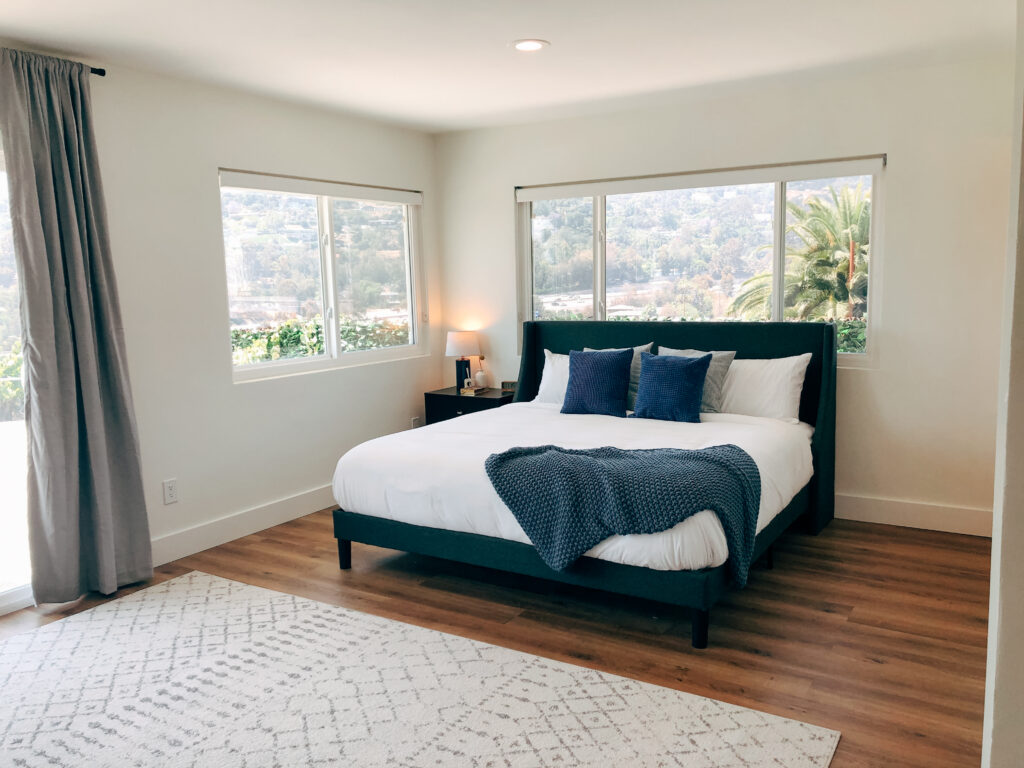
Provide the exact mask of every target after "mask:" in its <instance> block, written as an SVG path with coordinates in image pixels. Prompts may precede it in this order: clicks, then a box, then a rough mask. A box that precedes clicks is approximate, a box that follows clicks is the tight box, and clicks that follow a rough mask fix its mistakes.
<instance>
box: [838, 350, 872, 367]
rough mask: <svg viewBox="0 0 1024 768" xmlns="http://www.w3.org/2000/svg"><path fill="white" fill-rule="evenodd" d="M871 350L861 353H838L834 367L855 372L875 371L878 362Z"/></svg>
mask: <svg viewBox="0 0 1024 768" xmlns="http://www.w3.org/2000/svg"><path fill="white" fill-rule="evenodd" d="M876 357H877V356H876V355H875V353H874V351H873V350H869V351H868V352H863V353H855V352H840V353H839V354H838V355H836V367H837V368H839V369H840V370H842V369H844V368H847V369H852V370H857V371H876V370H878V361H877V360H876Z"/></svg>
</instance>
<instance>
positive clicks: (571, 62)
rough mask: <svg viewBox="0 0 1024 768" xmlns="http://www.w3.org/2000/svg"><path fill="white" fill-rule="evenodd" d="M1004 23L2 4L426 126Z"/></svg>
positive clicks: (312, 97) (910, 46)
mask: <svg viewBox="0 0 1024 768" xmlns="http://www.w3.org/2000/svg"><path fill="white" fill-rule="evenodd" d="M1014 28H1015V2H1014V0H843V1H841V0H774V1H773V0H292V2H287V1H286V0H160V1H159V2H156V1H154V0H0V38H5V39H7V40H9V41H12V42H13V43H15V44H22V45H24V46H26V47H32V48H34V49H36V50H40V49H42V50H47V51H53V52H56V53H60V54H63V55H67V56H69V57H72V58H76V57H77V58H80V59H84V60H87V61H89V62H90V63H95V64H99V65H103V64H106V65H111V66H114V65H123V66H131V67H137V68H142V69H148V70H154V71H159V72H165V73H169V74H175V75H182V76H186V77H192V78H198V79H202V80H209V81H212V82H217V83H222V84H227V85H232V86H237V87H241V88H245V89H248V90H255V91H259V92H263V93H267V94H274V95H278V96H283V97H286V98H289V99H297V100H301V101H309V102H315V103H318V104H322V105H325V106H330V107H334V108H340V109H344V110H347V111H353V112H359V113H364V114H369V115H373V116H376V117H381V118H385V119H389V120H394V121H397V122H402V123H407V124H411V125H416V126H418V127H423V128H428V129H433V130H442V129H451V128H465V127H472V126H479V125H488V124H495V123H500V122H507V121H516V120H522V119H526V118H537V117H544V116H546V115H550V114H556V113H558V114H565V113H566V110H572V109H575V108H579V109H593V108H594V105H595V103H608V102H612V101H614V100H616V99H623V98H635V97H637V96H649V95H651V94H656V93H661V92H665V91H675V90H679V89H683V88H688V87H692V86H697V85H709V84H714V83H721V82H726V81H734V80H741V79H746V78H750V77H760V76H765V75H772V74H778V73H784V72H796V71H802V70H809V69H817V68H822V67H834V66H841V65H844V64H860V63H864V62H867V61H871V60H877V59H889V58H893V57H895V58H903V57H913V56H934V55H936V54H937V53H940V52H943V51H951V50H954V49H969V48H978V49H982V48H986V47H991V46H1007V47H1008V46H1010V45H1012V44H1013V35H1014ZM524 37H540V38H544V39H547V40H550V41H551V43H552V45H551V47H550V48H548V49H546V50H543V51H541V52H539V53H534V54H523V53H518V52H516V51H514V50H513V49H512V48H511V47H510V46H509V43H510V42H511V41H513V40H515V39H517V38H524Z"/></svg>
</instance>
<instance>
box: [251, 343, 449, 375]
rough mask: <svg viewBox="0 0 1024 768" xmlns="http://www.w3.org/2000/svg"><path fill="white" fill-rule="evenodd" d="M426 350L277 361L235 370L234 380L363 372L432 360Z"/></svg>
mask: <svg viewBox="0 0 1024 768" xmlns="http://www.w3.org/2000/svg"><path fill="white" fill-rule="evenodd" d="M429 356H430V355H429V353H427V352H426V351H425V350H424V349H423V348H422V347H420V346H417V345H412V346H407V347H393V348H391V349H374V350H364V351H361V352H347V353H345V354H344V355H342V356H340V357H321V358H317V359H315V360H276V361H273V362H268V363H257V364H256V365H246V366H240V367H238V368H233V369H232V372H231V378H232V380H233V382H234V383H235V384H247V383H250V382H256V381H267V380H268V379H282V378H286V377H290V376H304V375H306V374H310V373H323V372H325V371H336V370H341V369H345V368H362V367H364V366H367V365H380V364H383V363H397V362H401V361H403V360H419V359H422V358H426V357H429Z"/></svg>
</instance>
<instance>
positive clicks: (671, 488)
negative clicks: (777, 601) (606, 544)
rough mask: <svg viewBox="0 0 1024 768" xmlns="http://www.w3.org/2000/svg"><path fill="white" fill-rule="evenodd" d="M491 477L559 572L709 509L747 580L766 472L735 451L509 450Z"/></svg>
mask: <svg viewBox="0 0 1024 768" xmlns="http://www.w3.org/2000/svg"><path fill="white" fill-rule="evenodd" d="M486 468H487V476H488V477H490V479H491V483H492V484H493V485H494V490H495V491H497V492H498V496H500V497H501V500H502V501H503V502H505V504H506V505H507V506H508V508H509V509H510V510H511V511H512V514H513V515H515V517H516V520H518V521H519V524H520V525H521V526H522V528H523V530H524V531H525V532H526V535H527V536H529V537H530V541H532V542H533V545H534V546H535V547H536V548H537V552H538V553H539V554H540V556H541V558H542V559H543V560H544V562H545V563H547V564H548V565H549V566H550V567H551V568H553V569H554V570H556V571H562V570H565V569H566V568H568V567H569V566H570V565H571V564H572V563H573V562H575V561H576V559H577V558H579V557H580V556H581V555H583V554H584V553H585V552H586V551H587V550H589V549H590V548H591V547H593V546H594V545H595V544H598V543H599V542H601V541H603V540H604V539H607V538H608V537H609V536H612V535H614V534H620V535H623V534H632V533H658V532H659V531H665V530H668V529H669V528H671V527H672V526H674V525H676V524H677V523H679V522H682V521H683V520H685V519H686V518H688V517H690V516H692V515H695V514H697V513H698V512H700V511H701V510H704V509H710V510H712V511H713V512H715V514H717V515H718V519H719V520H721V521H722V528H723V529H724V530H725V538H726V542H727V543H728V545H729V560H728V563H729V570H730V573H731V575H732V577H733V580H734V581H735V582H736V584H737V585H738V586H741V587H742V586H743V585H745V584H746V583H747V571H748V570H749V569H750V561H751V558H752V556H753V552H754V536H755V532H756V527H757V513H758V509H759V507H760V504H761V475H760V473H759V472H758V470H757V465H756V464H755V463H754V460H753V459H751V458H750V456H749V455H748V454H747V453H746V451H744V450H742V449H741V448H738V447H737V446H735V445H716V446H713V447H711V448H703V449H700V450H680V449H676V448H655V449H650V450H632V451H628V450H623V449H621V448H593V449H587V450H574V449H570V448H560V447H558V446H554V445H542V446H536V447H530V448H511V449H509V450H507V451H505V452H504V453H495V454H492V455H491V456H489V457H488V458H487V462H486Z"/></svg>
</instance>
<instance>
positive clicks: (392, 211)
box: [221, 171, 422, 379]
mask: <svg viewBox="0 0 1024 768" xmlns="http://www.w3.org/2000/svg"><path fill="white" fill-rule="evenodd" d="M421 201H422V196H421V195H420V194H419V193H418V192H405V191H403V190H391V189H378V188H373V187H358V186H354V185H345V184H335V183H332V182H317V181H307V180H300V179H293V178H290V177H277V176H264V175H259V174H250V173H244V172H238V171H221V218H222V223H223V228H224V262H225V266H226V269H227V285H228V315H229V321H230V334H231V355H232V362H233V364H234V366H235V372H236V378H242V379H245V378H259V377H262V376H264V375H276V374H277V373H279V372H281V371H280V369H281V368H282V367H283V366H287V367H288V369H289V371H292V370H299V369H309V368H314V369H315V368H319V367H333V366H337V365H344V364H347V363H359V362H369V361H372V360H380V359H388V358H392V357H394V356H396V355H398V356H401V355H403V354H408V353H409V352H410V350H417V349H418V346H419V344H418V342H419V338H418V336H419V326H418V324H417V322H416V307H417V305H418V304H419V296H418V294H417V290H416V286H417V283H416V280H417V275H418V271H419V270H418V264H417V258H418V247H417V242H418V232H417V229H418V226H417V225H418V210H419V205H420V203H421Z"/></svg>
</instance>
